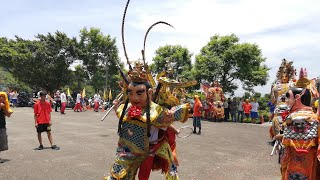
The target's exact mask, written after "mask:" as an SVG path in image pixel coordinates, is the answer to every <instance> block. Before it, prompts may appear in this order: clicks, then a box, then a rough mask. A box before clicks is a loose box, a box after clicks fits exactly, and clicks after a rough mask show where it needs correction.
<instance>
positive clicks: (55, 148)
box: [51, 145, 60, 150]
mask: <svg viewBox="0 0 320 180" xmlns="http://www.w3.org/2000/svg"><path fill="white" fill-rule="evenodd" d="M51 149H54V150H59V149H60V148H59V147H58V146H57V145H52V146H51Z"/></svg>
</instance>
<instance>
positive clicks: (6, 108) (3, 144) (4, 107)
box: [0, 92, 12, 163]
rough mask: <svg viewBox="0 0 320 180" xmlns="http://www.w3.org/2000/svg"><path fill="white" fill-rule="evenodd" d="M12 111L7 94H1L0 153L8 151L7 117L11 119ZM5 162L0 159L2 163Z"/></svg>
mask: <svg viewBox="0 0 320 180" xmlns="http://www.w3.org/2000/svg"><path fill="white" fill-rule="evenodd" d="M11 114H12V111H11V109H10V104H9V100H8V96H7V93H5V92H0V152H1V151H6V150H8V135H7V129H6V116H7V117H10V116H11ZM3 162H4V161H3V160H2V159H1V158H0V163H3Z"/></svg>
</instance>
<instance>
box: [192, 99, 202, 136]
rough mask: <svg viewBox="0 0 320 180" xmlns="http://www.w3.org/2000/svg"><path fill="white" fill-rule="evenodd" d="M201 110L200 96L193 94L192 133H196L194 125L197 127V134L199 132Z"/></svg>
mask: <svg viewBox="0 0 320 180" xmlns="http://www.w3.org/2000/svg"><path fill="white" fill-rule="evenodd" d="M201 110H202V104H201V101H200V97H199V96H198V95H194V106H193V133H196V127H198V128H199V131H198V134H201Z"/></svg>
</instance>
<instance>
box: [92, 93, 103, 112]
mask: <svg viewBox="0 0 320 180" xmlns="http://www.w3.org/2000/svg"><path fill="white" fill-rule="evenodd" d="M100 101H101V97H100V94H99V92H96V94H94V96H93V102H94V111H95V112H98V111H99V105H100Z"/></svg>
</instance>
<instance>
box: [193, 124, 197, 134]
mask: <svg viewBox="0 0 320 180" xmlns="http://www.w3.org/2000/svg"><path fill="white" fill-rule="evenodd" d="M196 133H197V132H196V127H195V126H193V134H196Z"/></svg>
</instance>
